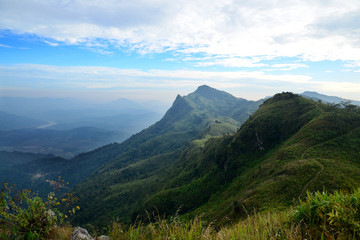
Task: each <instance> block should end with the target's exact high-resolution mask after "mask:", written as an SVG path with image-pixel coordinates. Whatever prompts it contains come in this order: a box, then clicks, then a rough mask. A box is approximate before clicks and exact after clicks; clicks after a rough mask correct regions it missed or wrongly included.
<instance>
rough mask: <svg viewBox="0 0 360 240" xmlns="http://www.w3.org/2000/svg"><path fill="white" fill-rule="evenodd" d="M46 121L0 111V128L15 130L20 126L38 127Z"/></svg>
mask: <svg viewBox="0 0 360 240" xmlns="http://www.w3.org/2000/svg"><path fill="white" fill-rule="evenodd" d="M46 123H47V122H45V121H41V120H37V119H33V118H28V117H22V116H17V115H13V114H8V113H5V112H1V111H0V130H15V129H21V128H38V127H40V126H43V125H45V124H46Z"/></svg>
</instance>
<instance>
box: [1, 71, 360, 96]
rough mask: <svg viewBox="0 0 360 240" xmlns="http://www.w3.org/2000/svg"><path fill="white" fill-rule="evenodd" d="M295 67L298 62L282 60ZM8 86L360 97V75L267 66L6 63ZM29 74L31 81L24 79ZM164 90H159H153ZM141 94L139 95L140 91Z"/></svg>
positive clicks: (144, 92) (4, 74)
mask: <svg viewBox="0 0 360 240" xmlns="http://www.w3.org/2000/svg"><path fill="white" fill-rule="evenodd" d="M278 67H292V66H278ZM0 79H2V87H3V89H6V88H7V89H11V88H26V89H29V90H36V89H37V90H41V89H43V90H46V91H50V92H51V91H55V90H56V91H64V92H66V91H69V90H70V91H71V90H77V91H81V90H83V91H90V90H96V91H113V92H122V94H124V93H125V92H127V94H128V95H129V96H128V97H130V98H134V97H135V98H136V96H131V95H132V94H133V92H134V91H137V92H139V91H140V92H141V94H140V98H146V97H148V98H149V99H150V98H152V99H157V100H166V101H167V102H171V101H172V100H173V98H174V97H175V96H176V94H178V93H180V94H187V93H189V92H191V91H193V90H194V87H196V86H199V85H202V84H208V85H211V86H213V87H216V88H219V89H222V90H226V91H229V92H231V93H233V94H234V95H236V96H238V97H243V98H248V99H260V98H263V97H265V96H269V95H272V94H275V93H277V92H281V91H292V92H297V93H300V92H303V91H306V90H312V91H319V92H327V93H329V94H331V93H332V94H334V95H338V96H343V97H345V98H351V99H355V100H356V99H359V97H358V93H359V92H360V83H359V82H358V81H355V82H354V81H343V82H337V81H329V80H327V81H318V80H314V79H312V78H311V77H310V76H308V75H300V74H297V75H296V74H285V75H284V74H272V73H271V72H266V71H227V72H216V71H197V70H156V69H153V70H147V71H145V70H138V69H119V68H111V67H87V66H83V67H81V66H80V67H63V66H49V65H35V64H16V65H0ZM24 79H26V81H24ZM154 91H157V92H162V94H157V96H155V95H154V94H153V93H151V92H154ZM118 97H119V96H118ZM137 97H139V96H137Z"/></svg>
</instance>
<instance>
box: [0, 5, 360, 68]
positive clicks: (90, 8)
mask: <svg viewBox="0 0 360 240" xmlns="http://www.w3.org/2000/svg"><path fill="white" fill-rule="evenodd" d="M0 5H1V7H0V29H3V30H11V31H13V32H15V33H19V34H22V33H31V34H35V35H37V36H40V37H42V38H44V39H48V40H49V39H51V43H53V44H56V43H58V44H77V45H88V46H89V45H92V44H94V45H96V44H98V43H99V42H100V43H101V44H103V45H104V44H105V45H109V44H110V45H113V46H121V47H126V48H129V49H133V50H136V51H138V52H139V53H142V54H146V53H149V52H163V51H169V50H172V51H177V52H178V53H204V54H205V55H207V54H209V55H225V56H228V57H229V59H230V60H228V61H222V62H220V61H214V62H212V63H211V62H208V63H206V62H204V63H200V65H201V64H205V65H206V64H208V65H209V64H210V65H211V64H213V65H218V64H222V65H228V66H242V65H243V63H241V62H237V63H236V62H234V59H236V58H234V57H242V58H246V57H249V58H252V57H255V56H266V57H268V58H275V57H279V56H282V57H297V58H303V59H307V60H311V61H321V60H360V42H359V36H360V27H359V24H358V19H359V16H360V15H359V14H358V13H359V12H360V2H359V1H358V0H348V1H342V0H332V1H323V0H312V1H310V0H294V1H288V0H279V1H270V0H261V1H260V0H242V1H237V0H225V1H224V0H214V1H211V3H210V2H209V1H208V0H197V1H190V0H177V1H167V0H151V1H150V0H148V1H147V0H134V1H117V0H108V1H96V0H74V1H66V0H62V1H58V0H48V1H43V0H0ZM332 19H333V20H332ZM105 48H106V47H105ZM245 65H246V64H245ZM250 66H253V65H251V64H250Z"/></svg>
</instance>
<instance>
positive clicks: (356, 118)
mask: <svg viewBox="0 0 360 240" xmlns="http://www.w3.org/2000/svg"><path fill="white" fill-rule="evenodd" d="M227 97H229V99H231V97H230V96H229V95H227V94H226V93H223V92H218V91H216V90H214V89H211V88H207V87H200V88H199V89H198V90H197V91H195V92H194V93H192V94H189V95H188V96H186V97H180V96H178V97H177V99H176V100H175V102H174V104H173V106H172V107H171V108H170V109H169V111H168V112H167V113H166V114H165V116H164V118H163V119H162V120H160V121H159V122H158V123H156V124H155V125H153V126H151V127H150V128H148V129H146V130H144V131H142V132H140V133H139V134H138V135H135V136H133V137H132V138H130V139H129V140H128V141H125V142H124V143H123V144H120V145H116V146H114V147H115V148H117V149H118V152H117V153H115V154H113V157H112V160H110V161H108V162H107V163H106V164H105V165H104V166H103V167H101V168H100V169H98V170H97V171H96V173H95V174H94V175H92V176H91V177H90V178H88V179H87V181H85V182H83V183H82V184H80V185H78V186H77V187H76V188H75V189H74V191H75V192H76V193H77V194H78V195H79V198H80V202H79V205H81V206H82V210H81V211H80V212H79V214H78V215H76V216H75V217H74V219H73V221H75V222H77V223H92V224H97V225H102V224H104V223H107V222H109V221H111V219H114V218H118V219H120V220H122V221H125V222H130V221H135V220H136V219H142V220H144V221H146V219H148V216H147V214H146V212H145V210H147V211H148V212H150V213H151V212H156V213H157V214H160V215H162V214H166V215H170V216H171V215H172V216H173V215H175V214H180V215H183V216H188V217H193V216H195V215H203V216H204V219H207V220H209V221H216V224H220V225H221V224H225V223H227V222H228V221H231V220H236V219H238V218H240V217H242V216H246V215H247V214H248V213H249V212H252V211H254V209H255V210H256V211H263V210H269V209H274V208H278V209H279V208H280V209H281V208H285V207H288V206H290V205H293V204H294V203H295V202H296V201H298V199H301V198H303V197H304V195H305V192H306V191H307V190H309V191H315V190H323V189H326V190H329V191H332V190H335V189H353V188H358V187H359V186H360V178H359V176H360V161H359V159H360V154H359V151H358V146H359V144H360V128H359V127H360V110H359V109H358V108H357V109H356V110H354V109H352V110H349V109H340V108H337V107H335V106H331V105H325V104H322V103H319V102H314V101H312V100H309V99H306V98H303V97H301V96H298V95H295V94H292V93H282V94H277V95H275V96H274V97H272V98H270V99H268V100H266V101H265V102H264V103H263V104H262V105H261V106H260V108H259V109H258V110H257V111H256V112H255V113H254V114H253V115H251V117H250V118H249V119H248V120H247V121H246V122H245V123H244V124H243V125H241V128H240V129H239V130H238V131H237V132H236V133H235V134H231V132H229V134H227V132H226V130H229V129H231V128H230V127H229V125H228V124H230V119H233V118H232V117H234V116H243V115H242V114H240V111H238V109H245V107H244V106H243V105H241V104H240V103H241V102H243V100H242V99H237V100H236V101H237V104H235V103H234V104H233V105H231V104H230V105H231V106H232V107H227V108H226V107H224V106H225V101H224V102H222V101H220V99H226V98H227ZM212 103H214V104H217V106H218V107H220V108H219V109H217V108H216V107H214V105H212ZM244 103H245V102H244ZM207 104H208V107H207V109H211V111H210V112H205V110H204V109H205V106H206V105H207ZM246 104H247V103H246ZM252 104H254V103H251V104H250V105H248V109H249V108H250V106H253V105H252ZM236 106H238V108H237V107H236ZM202 110H203V112H202ZM220 112H221V114H227V116H224V115H222V117H220ZM195 116H208V118H205V119H207V120H206V121H204V120H202V119H204V118H196V117H195ZM215 116H216V118H215V119H214V118H213V117H215ZM225 119H226V120H228V121H226V122H225ZM217 125H222V126H217ZM186 126H189V128H187V127H186ZM199 126H204V127H205V128H204V127H201V129H198V128H197V127H199ZM226 126H227V127H228V128H226ZM230 126H231V125H230ZM187 129H189V130H188V131H190V132H191V134H189V135H188V134H186V133H187V131H186V130H187ZM214 129H216V130H219V131H214ZM224 129H226V130H225V131H224ZM220 130H222V133H225V135H224V134H217V135H216V134H213V133H215V132H216V133H219V132H220ZM180 132H182V134H180ZM154 133H157V134H158V135H154ZM184 134H185V135H184ZM168 136H171V137H170V138H167V137H168ZM190 136H191V137H190ZM185 140H186V141H185ZM180 143H181V144H180ZM186 143H187V144H186ZM177 144H178V145H177ZM181 146H186V147H181ZM120 149H121V150H120ZM107 150H110V148H108V149H107ZM112 150H114V148H113V149H112ZM98 153H99V152H98ZM108 154H109V153H108ZM88 199H91V201H88ZM150 215H151V214H150Z"/></svg>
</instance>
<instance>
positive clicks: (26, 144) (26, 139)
mask: <svg viewBox="0 0 360 240" xmlns="http://www.w3.org/2000/svg"><path fill="white" fill-rule="evenodd" d="M126 136H127V134H123V133H120V132H115V131H110V130H104V129H99V128H93V127H81V128H74V129H71V130H64V131H58V130H50V129H39V128H37V129H17V130H12V131H0V150H6V151H21V152H28V153H42V154H54V155H57V156H62V157H65V158H70V157H73V156H74V155H76V154H79V153H83V152H88V151H90V150H93V149H95V148H97V147H100V146H103V145H105V144H109V143H112V142H115V141H123V140H125V138H126Z"/></svg>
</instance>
